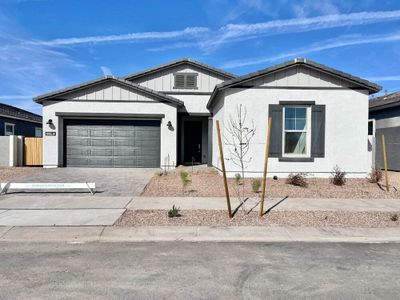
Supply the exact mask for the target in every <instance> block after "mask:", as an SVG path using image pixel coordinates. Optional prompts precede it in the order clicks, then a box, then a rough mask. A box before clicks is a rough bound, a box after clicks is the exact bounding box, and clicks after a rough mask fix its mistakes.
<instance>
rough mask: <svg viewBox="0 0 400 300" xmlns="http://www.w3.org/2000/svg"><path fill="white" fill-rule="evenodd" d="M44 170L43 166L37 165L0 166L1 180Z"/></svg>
mask: <svg viewBox="0 0 400 300" xmlns="http://www.w3.org/2000/svg"><path fill="white" fill-rule="evenodd" d="M41 171H43V168H36V167H9V168H8V167H0V181H1V182H3V181H8V180H11V179H14V178H18V177H20V176H25V175H30V174H33V173H36V172H41Z"/></svg>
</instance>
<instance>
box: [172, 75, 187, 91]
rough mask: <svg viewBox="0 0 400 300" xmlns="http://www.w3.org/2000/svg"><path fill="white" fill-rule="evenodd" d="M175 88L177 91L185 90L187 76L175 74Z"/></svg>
mask: <svg viewBox="0 0 400 300" xmlns="http://www.w3.org/2000/svg"><path fill="white" fill-rule="evenodd" d="M174 87H175V88H176V89H183V88H185V74H175V83H174Z"/></svg>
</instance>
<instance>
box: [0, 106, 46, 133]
mask: <svg viewBox="0 0 400 300" xmlns="http://www.w3.org/2000/svg"><path fill="white" fill-rule="evenodd" d="M8 135H22V136H26V137H42V117H41V116H39V115H37V114H34V113H31V112H28V111H26V110H23V109H20V108H17V107H14V106H11V105H7V104H3V103H0V136H8Z"/></svg>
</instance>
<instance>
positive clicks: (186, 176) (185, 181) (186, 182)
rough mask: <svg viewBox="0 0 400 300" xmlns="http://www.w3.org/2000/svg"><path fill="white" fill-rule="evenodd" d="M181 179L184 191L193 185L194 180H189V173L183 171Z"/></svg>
mask: <svg viewBox="0 0 400 300" xmlns="http://www.w3.org/2000/svg"><path fill="white" fill-rule="evenodd" d="M179 177H180V178H181V182H182V189H183V190H185V189H186V188H187V187H188V186H189V185H190V184H191V183H192V180H190V178H189V173H188V172H186V171H181V172H180V173H179Z"/></svg>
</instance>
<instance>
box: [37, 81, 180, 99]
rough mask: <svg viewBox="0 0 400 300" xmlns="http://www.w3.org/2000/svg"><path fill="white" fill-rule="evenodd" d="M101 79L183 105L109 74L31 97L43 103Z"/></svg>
mask: <svg viewBox="0 0 400 300" xmlns="http://www.w3.org/2000/svg"><path fill="white" fill-rule="evenodd" d="M103 81H104V82H105V81H111V82H115V83H119V84H123V85H125V86H127V87H129V88H133V89H134V90H136V91H140V92H143V93H145V94H147V95H150V96H153V97H155V98H158V99H161V100H165V101H167V102H170V103H173V104H176V105H178V106H179V107H181V106H183V105H184V103H183V101H181V100H179V99H176V98H174V97H171V96H167V95H163V94H161V93H158V92H156V91H153V90H151V89H148V88H145V87H142V86H139V85H137V84H135V83H133V82H130V81H127V80H124V79H120V78H116V77H111V76H107V77H104V78H99V79H95V80H92V81H88V82H86V83H83V84H78V85H75V86H72V87H70V88H66V89H62V90H59V91H55V92H51V93H47V94H44V95H41V96H38V97H35V98H33V101H35V102H36V103H43V102H44V101H46V100H51V99H55V97H58V96H62V95H65V94H68V93H71V92H74V91H79V90H82V89H85V88H88V87H90V86H93V85H97V84H99V83H101V82H103Z"/></svg>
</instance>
